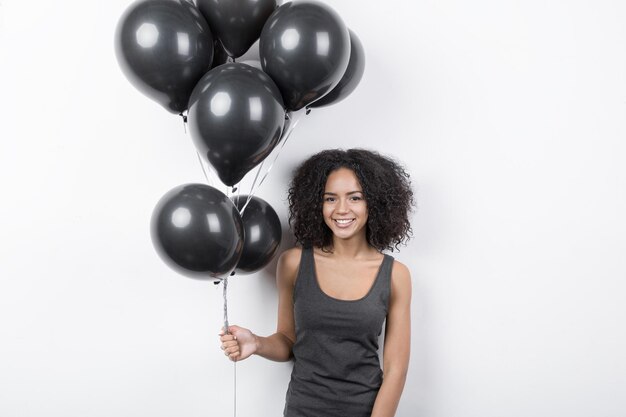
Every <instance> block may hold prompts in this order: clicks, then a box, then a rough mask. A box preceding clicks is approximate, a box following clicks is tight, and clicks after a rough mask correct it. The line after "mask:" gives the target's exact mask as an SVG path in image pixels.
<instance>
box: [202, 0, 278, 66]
mask: <svg viewBox="0 0 626 417" xmlns="http://www.w3.org/2000/svg"><path fill="white" fill-rule="evenodd" d="M196 4H197V5H198V9H200V12H202V14H203V15H204V17H205V18H206V20H207V21H208V22H209V26H211V30H212V31H213V35H214V36H215V37H216V38H218V39H219V40H220V41H221V42H222V45H224V49H225V50H226V52H227V53H228V55H230V56H231V57H233V58H237V57H240V56H241V55H243V54H244V53H245V52H246V51H247V50H248V49H249V48H250V46H251V45H252V44H253V43H254V42H255V41H256V40H257V39H259V35H261V30H262V29H263V24H265V21H266V20H267V18H268V17H269V16H270V15H271V14H272V12H273V11H274V9H276V0H196Z"/></svg>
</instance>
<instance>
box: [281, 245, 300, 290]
mask: <svg viewBox="0 0 626 417" xmlns="http://www.w3.org/2000/svg"><path fill="white" fill-rule="evenodd" d="M301 257H302V248H301V247H298V246H296V247H293V248H291V249H287V250H286V251H284V252H283V253H281V254H280V257H279V258H278V271H277V272H278V276H279V278H283V279H287V280H289V281H292V282H293V281H295V278H296V275H297V274H298V268H299V267H300V258H301Z"/></svg>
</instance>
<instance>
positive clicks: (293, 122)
mask: <svg viewBox="0 0 626 417" xmlns="http://www.w3.org/2000/svg"><path fill="white" fill-rule="evenodd" d="M306 113H307V109H306V108H302V109H300V110H297V111H295V112H290V113H288V114H287V119H288V120H287V124H288V127H287V129H286V132H283V136H282V137H281V141H282V143H281V145H280V148H278V152H276V156H275V157H274V160H273V161H272V163H271V165H270V166H269V167H268V168H267V171H266V172H265V174H264V175H263V177H262V178H261V181H259V184H258V185H257V186H256V188H255V189H251V190H250V194H249V195H248V200H247V201H246V204H245V205H244V206H243V209H242V210H241V212H242V213H243V210H245V208H246V206H247V205H248V203H249V202H250V200H251V199H252V197H253V196H254V194H255V193H256V192H257V190H258V189H259V188H260V187H261V185H262V184H263V182H264V181H265V179H266V178H267V176H268V175H269V173H270V172H271V171H272V168H273V167H274V164H275V163H276V160H277V159H278V157H279V156H280V153H281V151H282V150H283V148H284V147H285V145H286V144H287V141H288V140H289V137H291V133H292V132H293V131H294V129H295V128H296V126H297V125H298V123H299V122H300V119H301V118H302V116H303V115H304V114H306ZM257 175H258V173H257ZM255 182H256V179H255ZM253 187H254V184H253Z"/></svg>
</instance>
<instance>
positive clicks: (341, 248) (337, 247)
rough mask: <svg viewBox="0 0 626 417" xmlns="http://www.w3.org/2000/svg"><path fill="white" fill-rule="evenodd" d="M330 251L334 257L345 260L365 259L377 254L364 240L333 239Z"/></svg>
mask: <svg viewBox="0 0 626 417" xmlns="http://www.w3.org/2000/svg"><path fill="white" fill-rule="evenodd" d="M330 249H331V251H332V254H333V256H334V257H337V258H346V259H356V258H361V257H366V256H370V255H371V254H372V253H373V252H378V251H377V250H376V249H374V248H373V247H372V246H370V244H369V243H368V242H367V240H366V239H348V240H345V239H333V246H332V248H330Z"/></svg>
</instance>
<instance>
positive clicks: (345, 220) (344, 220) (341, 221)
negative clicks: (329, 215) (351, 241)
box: [335, 219, 354, 224]
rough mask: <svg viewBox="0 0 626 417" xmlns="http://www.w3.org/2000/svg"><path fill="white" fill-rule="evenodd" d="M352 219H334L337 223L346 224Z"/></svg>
mask: <svg viewBox="0 0 626 417" xmlns="http://www.w3.org/2000/svg"><path fill="white" fill-rule="evenodd" d="M352 220H354V219H335V221H336V222H337V223H339V224H347V223H350V222H351V221H352Z"/></svg>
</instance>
